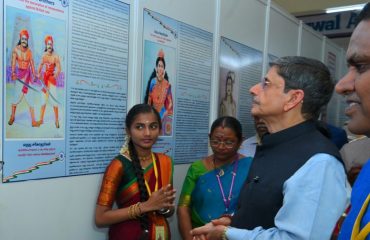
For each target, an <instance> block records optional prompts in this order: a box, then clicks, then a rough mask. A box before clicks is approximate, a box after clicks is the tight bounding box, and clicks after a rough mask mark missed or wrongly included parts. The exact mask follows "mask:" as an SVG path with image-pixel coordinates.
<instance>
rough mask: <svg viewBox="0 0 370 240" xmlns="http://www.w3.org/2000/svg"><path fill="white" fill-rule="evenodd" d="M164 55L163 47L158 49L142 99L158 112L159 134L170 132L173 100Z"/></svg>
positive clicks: (169, 133) (167, 134)
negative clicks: (160, 124) (159, 121)
mask: <svg viewBox="0 0 370 240" xmlns="http://www.w3.org/2000/svg"><path fill="white" fill-rule="evenodd" d="M164 55H165V54H164V51H163V49H160V50H159V51H158V54H157V59H156V62H155V68H154V70H153V72H152V74H151V76H150V77H149V82H148V85H147V88H146V92H145V98H144V101H145V103H148V104H149V105H151V106H153V107H154V108H155V109H156V110H157V111H158V112H159V114H160V116H161V120H162V133H161V135H164V136H169V135H171V134H172V117H173V100H172V92H171V84H170V83H169V78H168V75H167V72H166V61H165V56H164Z"/></svg>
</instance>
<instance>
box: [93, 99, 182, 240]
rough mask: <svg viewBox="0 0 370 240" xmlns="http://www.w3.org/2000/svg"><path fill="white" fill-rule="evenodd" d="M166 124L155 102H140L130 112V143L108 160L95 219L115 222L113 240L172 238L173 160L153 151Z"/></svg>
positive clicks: (111, 225)
mask: <svg viewBox="0 0 370 240" xmlns="http://www.w3.org/2000/svg"><path fill="white" fill-rule="evenodd" d="M161 126H162V125H161V120H160V116H159V114H158V112H157V111H156V110H155V109H154V108H153V107H151V106H150V105H147V104H138V105H135V106H134V107H133V108H131V110H130V111H129V112H128V114H127V117H126V133H127V136H128V137H129V140H128V144H127V146H126V145H125V146H124V147H122V149H121V151H120V154H119V155H118V156H116V157H115V158H114V159H113V160H112V161H111V163H110V164H109V165H108V167H107V169H106V171H105V174H104V178H103V181H102V185H101V189H100V193H99V196H98V200H97V205H96V210H95V223H96V225H97V226H98V227H107V226H109V239H110V240H121V239H125V240H131V239H132V240H133V239H148V240H157V239H161V240H165V239H170V238H171V234H170V229H169V226H168V223H167V220H166V217H169V216H171V215H172V214H173V212H174V199H175V190H174V189H173V188H172V173H173V163H172V160H171V158H170V157H168V156H166V155H164V154H161V153H153V152H152V145H153V144H154V143H155V142H156V140H157V138H158V136H159V133H160V130H161ZM114 202H116V204H117V207H118V208H113V203H114Z"/></svg>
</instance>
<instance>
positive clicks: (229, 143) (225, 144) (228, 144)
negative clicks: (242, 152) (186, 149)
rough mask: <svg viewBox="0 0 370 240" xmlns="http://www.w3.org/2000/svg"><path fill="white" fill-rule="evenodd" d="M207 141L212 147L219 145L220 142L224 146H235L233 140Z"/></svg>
mask: <svg viewBox="0 0 370 240" xmlns="http://www.w3.org/2000/svg"><path fill="white" fill-rule="evenodd" d="M209 143H210V144H211V146H212V147H219V146H220V145H221V143H222V144H224V146H225V147H226V148H233V147H234V146H235V142H233V141H219V140H210V141H209Z"/></svg>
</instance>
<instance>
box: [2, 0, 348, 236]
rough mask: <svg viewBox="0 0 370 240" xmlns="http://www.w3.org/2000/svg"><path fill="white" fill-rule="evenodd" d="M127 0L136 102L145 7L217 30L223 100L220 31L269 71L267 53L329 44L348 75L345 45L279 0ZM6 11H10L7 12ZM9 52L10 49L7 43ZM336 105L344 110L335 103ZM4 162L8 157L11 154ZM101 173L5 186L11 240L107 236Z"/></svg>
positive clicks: (179, 170)
mask: <svg viewBox="0 0 370 240" xmlns="http://www.w3.org/2000/svg"><path fill="white" fill-rule="evenodd" d="M125 2H127V3H129V4H130V14H131V17H130V40H129V41H130V42H129V46H130V54H129V82H128V88H129V91H128V92H129V96H128V106H129V107H130V106H132V105H133V104H135V103H137V102H139V101H140V89H141V86H140V81H135V79H140V76H141V62H142V59H141V56H142V49H141V46H142V25H143V22H142V21H143V17H142V16H143V15H142V14H143V8H148V9H150V10H153V11H156V12H159V13H161V14H164V15H167V16H169V17H172V18H174V19H176V20H179V21H183V22H185V23H188V24H191V25H194V26H196V27H199V28H202V29H204V30H207V31H210V32H213V33H214V49H216V50H215V52H214V59H213V72H212V82H213V86H212V95H211V98H212V102H216V100H217V97H218V96H217V93H218V77H217V76H218V51H219V50H218V46H219V37H220V36H226V37H228V38H230V39H233V40H235V41H237V42H240V43H242V44H245V45H247V46H250V47H253V48H255V49H258V50H261V51H263V53H264V69H263V72H265V71H266V68H267V62H268V60H267V56H268V54H272V55H274V56H277V57H279V56H284V55H297V54H301V55H304V56H309V57H314V58H317V59H321V60H325V52H324V49H329V48H330V49H331V50H332V51H335V53H337V54H338V58H337V59H338V63H336V64H337V67H338V68H337V69H338V72H337V73H336V74H337V76H336V77H339V76H340V75H341V74H342V73H339V68H340V66H341V63H342V62H343V61H342V58H343V54H342V51H341V49H338V48H337V47H336V46H335V44H332V43H331V42H330V41H329V40H328V39H325V38H323V37H321V36H319V35H317V34H316V33H313V32H311V31H310V30H308V29H307V28H306V27H303V26H302V24H301V23H300V22H299V21H298V20H296V19H295V18H294V17H292V16H291V15H289V14H288V13H286V12H284V11H283V10H281V9H279V8H278V7H277V6H275V5H271V3H270V1H264V0H234V1H228V0H215V1H213V0H203V1H201V2H200V1H196V0H188V1H182V0H161V1H148V0H140V1H134V0H132V1H125ZM2 7H3V6H2ZM0 14H1V17H3V16H2V14H3V11H1V13H0ZM2 41H3V31H1V36H0V45H1V46H3V42H2ZM323 46H327V47H323ZM2 51H4V50H3V49H2ZM3 54H4V53H3ZM1 61H3V58H1ZM0 77H1V78H3V72H0ZM261 77H262V76H261ZM1 88H2V86H1ZM1 90H2V89H1ZM334 108H335V109H340V108H339V107H337V106H335V105H334ZM215 109H217V107H216V105H212V106H211V109H210V111H211V114H210V116H211V117H210V119H209V122H212V121H213V120H214V119H215V117H216V114H217V113H216V110H215ZM4 124H5V123H4V119H3V125H4ZM0 131H2V129H1V130H0ZM1 135H3V134H1ZM1 148H2V145H1ZM1 150H2V149H1ZM87 154H94V153H87ZM1 160H3V159H1ZM4 160H5V161H9V159H4ZM187 168H188V165H187V164H183V165H176V166H175V173H174V175H175V178H174V181H175V182H174V186H175V188H176V189H178V195H179V193H180V190H181V185H182V181H183V178H184V176H185V174H186V171H187ZM101 178H102V175H101V174H96V175H86V176H77V177H65V178H55V179H47V180H37V181H27V182H18V183H10V184H0V216H1V217H0V238H1V239H6V240H19V239H29V240H39V239H54V240H67V239H73V240H74V239H76V240H98V239H106V231H107V230H106V229H97V228H96V227H95V225H94V221H93V218H94V208H95V201H96V196H97V194H98V191H99V186H100V181H101ZM169 222H170V225H171V229H172V234H173V239H180V237H179V234H178V231H177V221H176V217H172V218H171V219H169Z"/></svg>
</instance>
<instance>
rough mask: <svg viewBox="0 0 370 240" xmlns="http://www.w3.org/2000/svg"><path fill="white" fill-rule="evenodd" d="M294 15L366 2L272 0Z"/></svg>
mask: <svg viewBox="0 0 370 240" xmlns="http://www.w3.org/2000/svg"><path fill="white" fill-rule="evenodd" d="M272 2H275V3H276V4H277V5H279V6H281V7H282V8H283V9H285V10H286V11H288V12H289V13H291V14H292V15H295V16H302V15H307V14H314V13H323V12H325V9H326V8H330V7H340V6H347V5H353V4H360V3H366V2H367V1H365V0H310V1H308V0H272Z"/></svg>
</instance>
